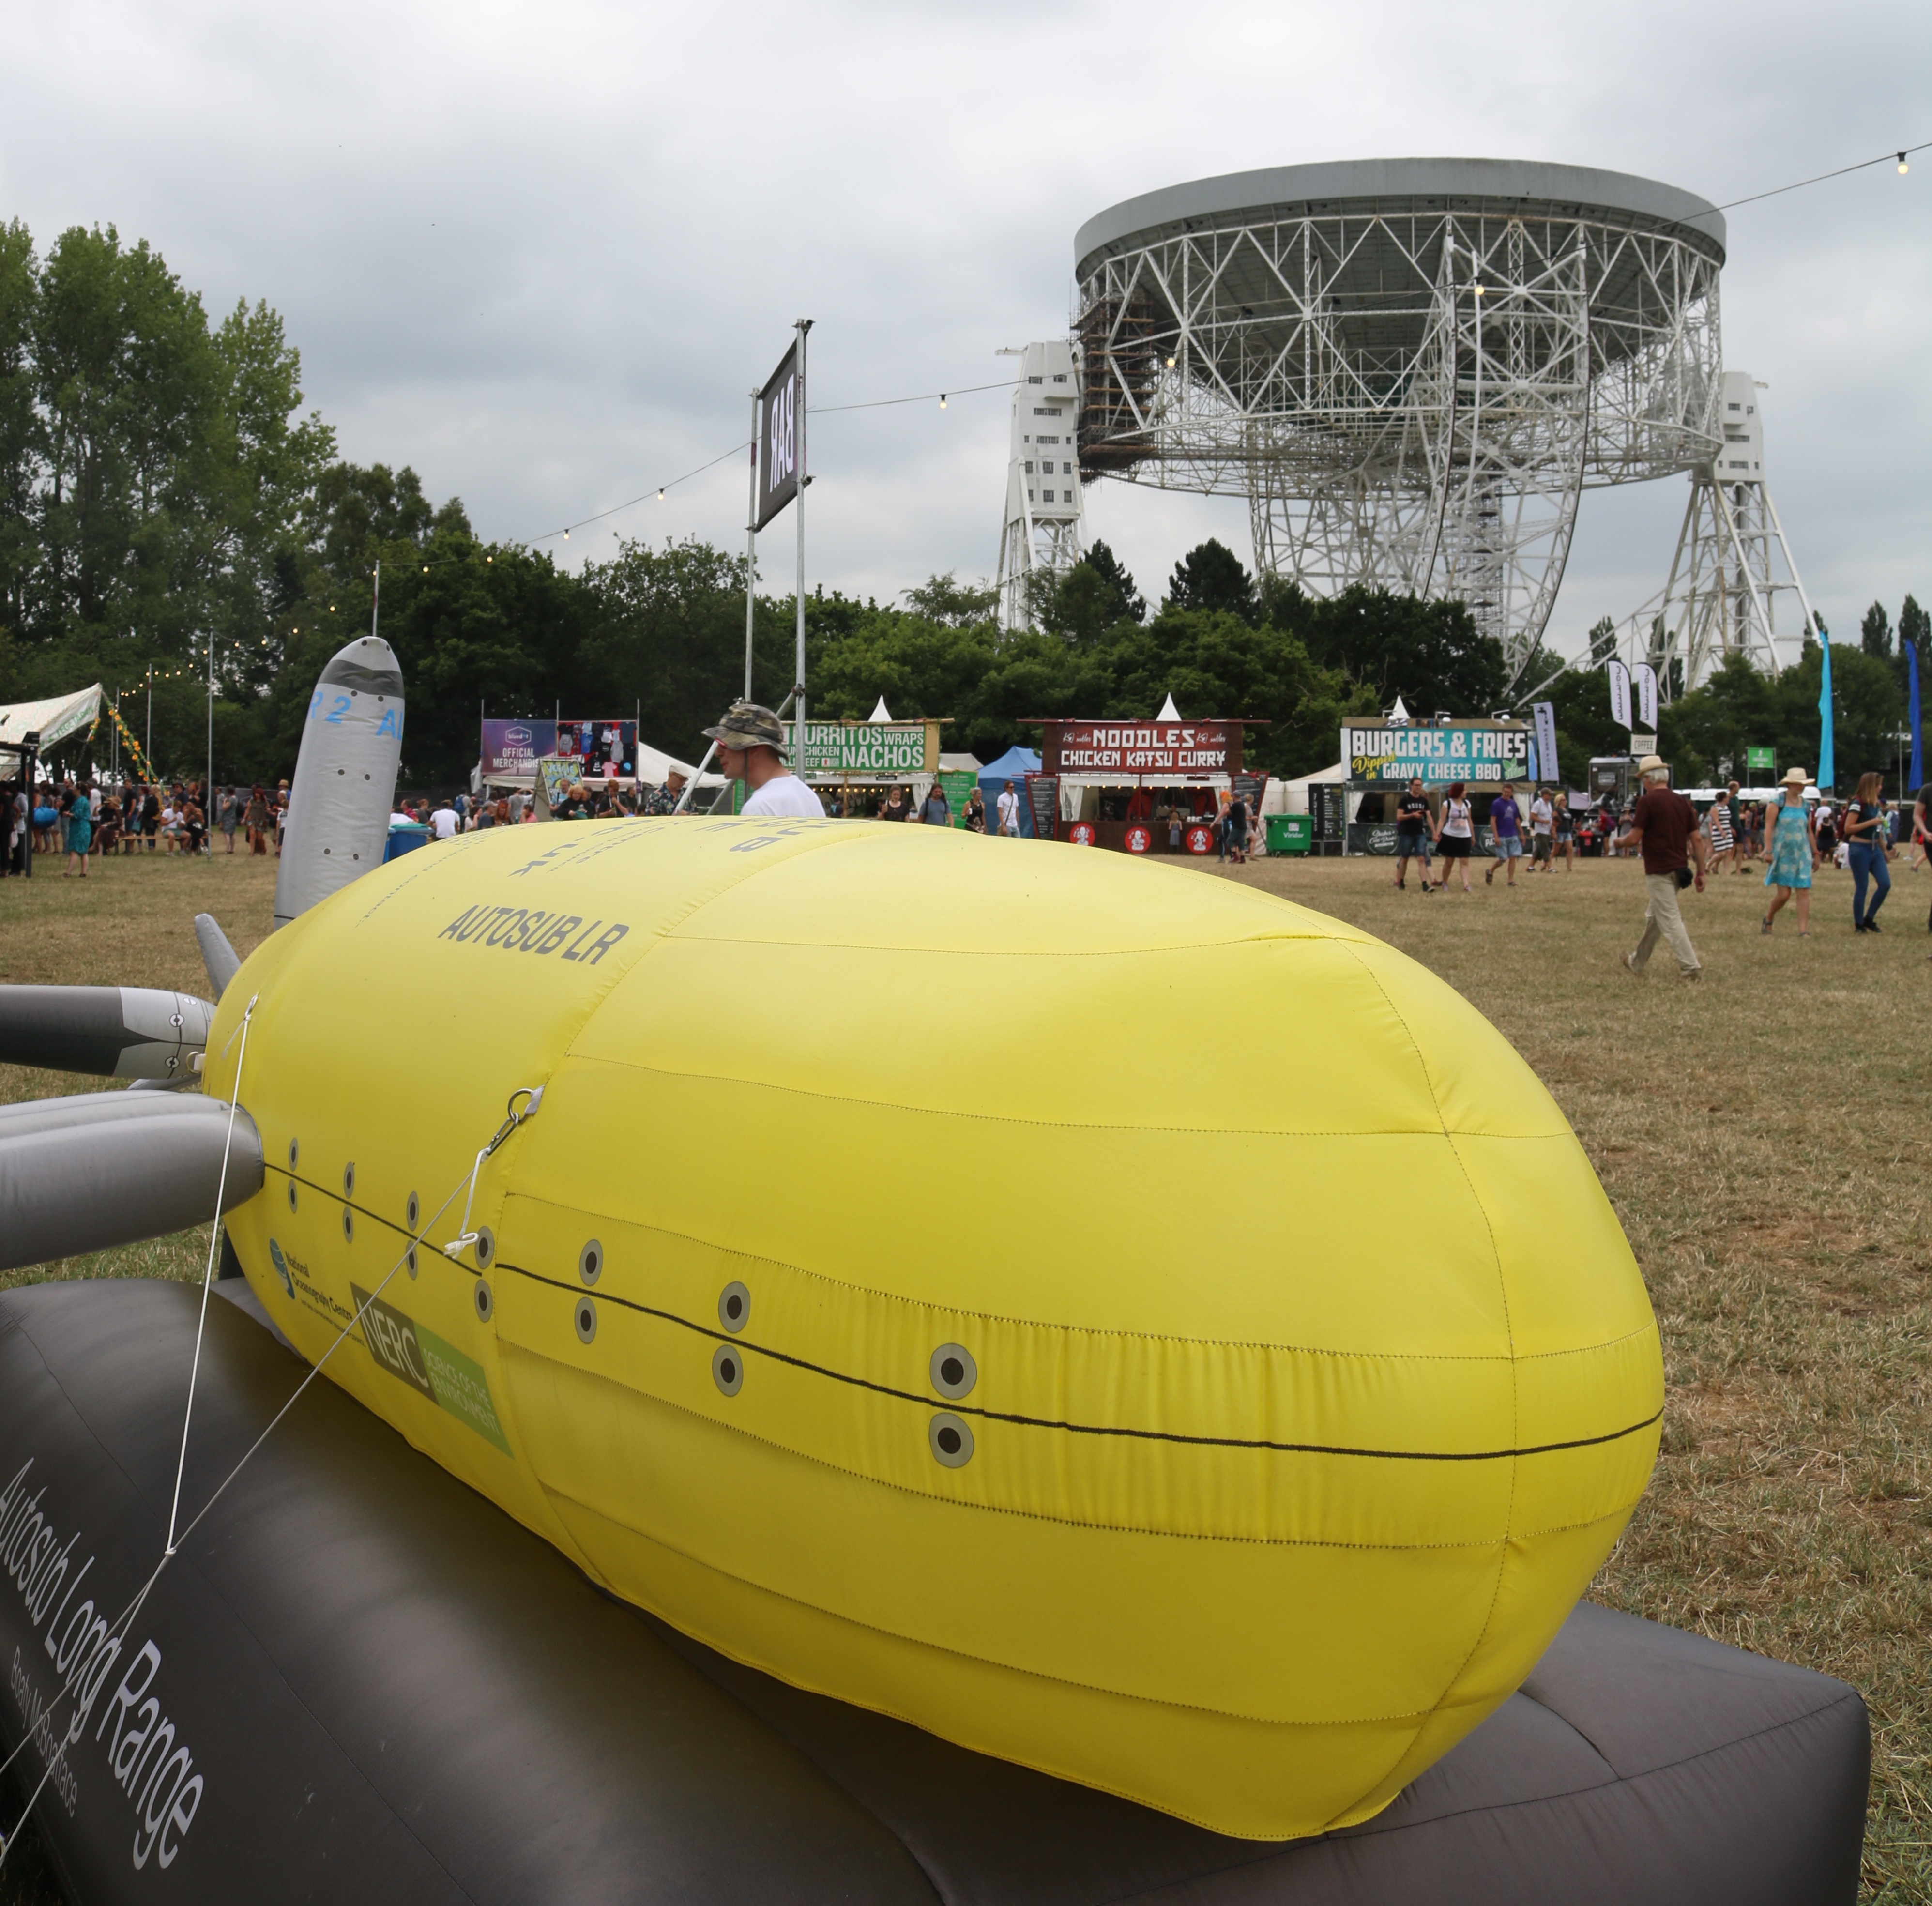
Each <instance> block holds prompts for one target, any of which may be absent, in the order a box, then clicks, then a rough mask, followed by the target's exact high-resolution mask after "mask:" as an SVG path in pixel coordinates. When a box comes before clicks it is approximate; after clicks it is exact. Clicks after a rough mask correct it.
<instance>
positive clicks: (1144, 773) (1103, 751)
mask: <svg viewBox="0 0 1932 1906" xmlns="http://www.w3.org/2000/svg"><path fill="white" fill-rule="evenodd" d="M1041 725H1042V727H1043V728H1044V729H1045V731H1046V733H1045V735H1044V737H1043V743H1042V746H1041V749H1040V769H1041V771H1042V773H1046V774H1118V775H1119V776H1121V777H1122V779H1124V780H1128V781H1133V780H1136V779H1156V778H1157V777H1159V776H1163V775H1168V776H1173V777H1174V778H1175V779H1178V780H1184V781H1186V780H1194V779H1200V778H1202V777H1204V776H1208V775H1212V774H1238V773H1241V723H1240V722H1233V721H1219V722H1043V723H1042V724H1041Z"/></svg>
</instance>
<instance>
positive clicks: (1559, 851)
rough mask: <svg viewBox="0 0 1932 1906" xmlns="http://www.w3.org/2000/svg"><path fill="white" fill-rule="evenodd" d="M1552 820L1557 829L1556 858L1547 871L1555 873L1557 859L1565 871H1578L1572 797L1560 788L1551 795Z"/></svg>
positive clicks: (1575, 825) (1575, 821) (1575, 822)
mask: <svg viewBox="0 0 1932 1906" xmlns="http://www.w3.org/2000/svg"><path fill="white" fill-rule="evenodd" d="M1550 820H1551V821H1552V823H1553V825H1554V826H1555V828H1556V847H1555V848H1554V850H1553V851H1554V853H1555V854H1556V860H1561V861H1562V863H1563V870H1564V872H1565V873H1571V874H1574V872H1576V871H1577V817H1576V815H1574V814H1572V813H1571V812H1570V797H1569V796H1568V794H1565V792H1564V791H1563V790H1562V788H1558V789H1557V791H1556V793H1555V794H1553V796H1552V797H1550ZM1556 860H1552V861H1551V863H1550V866H1549V867H1548V868H1547V869H1545V871H1546V872H1555V871H1556Z"/></svg>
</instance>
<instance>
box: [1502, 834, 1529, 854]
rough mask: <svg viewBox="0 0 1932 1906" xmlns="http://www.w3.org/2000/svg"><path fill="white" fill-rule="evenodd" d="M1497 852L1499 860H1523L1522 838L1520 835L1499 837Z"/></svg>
mask: <svg viewBox="0 0 1932 1906" xmlns="http://www.w3.org/2000/svg"><path fill="white" fill-rule="evenodd" d="M1496 858H1497V859H1498V860H1521V859H1522V858H1523V836H1521V835H1520V834H1499V835H1497V836H1496Z"/></svg>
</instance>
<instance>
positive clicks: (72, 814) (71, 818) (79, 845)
mask: <svg viewBox="0 0 1932 1906" xmlns="http://www.w3.org/2000/svg"><path fill="white" fill-rule="evenodd" d="M93 845H94V809H93V808H92V806H91V805H89V801H88V798H87V791H86V789H85V788H83V789H81V790H80V791H79V792H78V793H77V794H75V796H74V806H72V807H71V809H68V817H67V866H66V867H65V869H63V870H62V874H61V878H62V880H65V879H66V878H67V877H68V875H69V874H71V873H72V872H74V868H75V866H76V865H77V864H78V865H79V866H80V877H81V878H82V879H83V880H85V879H86V878H87V854H88V850H89V848H91V847H92V846H93Z"/></svg>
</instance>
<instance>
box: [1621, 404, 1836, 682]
mask: <svg viewBox="0 0 1932 1906" xmlns="http://www.w3.org/2000/svg"><path fill="white" fill-rule="evenodd" d="M1763 389H1766V386H1764V385H1763V384H1760V383H1758V382H1757V380H1756V379H1755V378H1754V377H1752V376H1751V373H1750V372H1749V371H1726V372H1724V374H1723V376H1722V377H1721V378H1720V379H1719V380H1718V407H1717V420H1718V425H1719V428H1720V429H1721V431H1722V441H1721V443H1720V444H1719V446H1718V449H1717V451H1716V452H1715V455H1713V456H1712V458H1711V459H1710V461H1709V462H1707V463H1703V464H1699V465H1698V466H1697V468H1696V469H1694V470H1692V472H1691V500H1690V501H1689V503H1688V504H1687V505H1686V506H1685V511H1684V521H1683V524H1682V527H1680V528H1679V530H1678V533H1677V551H1676V554H1675V555H1674V556H1673V557H1672V558H1671V563H1670V581H1667V583H1666V584H1664V591H1663V593H1662V595H1661V596H1652V598H1651V599H1650V601H1649V602H1647V603H1646V604H1645V605H1644V606H1643V608H1640V609H1639V610H1638V611H1637V613H1636V614H1634V616H1632V617H1630V618H1629V620H1628V621H1627V622H1626V623H1625V625H1624V630H1623V633H1624V635H1625V644H1624V646H1625V648H1626V649H1627V650H1628V653H1630V655H1631V659H1634V660H1643V661H1647V662H1649V663H1650V664H1651V665H1652V667H1654V668H1655V669H1656V671H1657V678H1658V683H1659V684H1660V686H1661V687H1662V689H1663V690H1664V694H1665V695H1666V696H1667V697H1668V696H1669V695H1670V694H1671V693H1672V692H1673V688H1674V687H1675V686H1676V684H1677V683H1679V682H1680V681H1681V683H1682V686H1683V688H1684V689H1685V690H1686V691H1688V690H1689V689H1694V688H1695V687H1697V686H1698V684H1699V683H1701V682H1704V681H1706V680H1709V677H1711V675H1712V673H1713V672H1714V671H1715V670H1717V669H1718V668H1721V667H1722V666H1723V665H1724V660H1725V659H1726V657H1727V656H1730V655H1733V654H1742V655H1745V656H1748V657H1749V658H1750V659H1751V660H1752V661H1753V662H1756V663H1757V665H1758V666H1759V667H1760V668H1763V669H1764V670H1766V671H1767V672H1768V673H1770V674H1775V673H1776V672H1777V671H1778V669H1780V668H1783V667H1784V666H1786V665H1787V664H1789V663H1790V662H1795V661H1796V659H1797V650H1796V645H1797V644H1799V642H1801V641H1802V640H1803V639H1804V638H1805V636H1806V635H1808V634H1809V633H1811V631H1812V630H1813V629H1814V627H1815V626H1816V625H1815V623H1814V620H1813V617H1812V612H1811V602H1810V600H1809V599H1808V598H1807V596H1806V595H1805V585H1804V584H1803V582H1802V581H1800V580H1799V574H1798V566H1797V564H1796V562H1795V561H1793V558H1792V554H1791V548H1790V544H1789V543H1787V542H1786V541H1785V537H1784V524H1782V523H1781V522H1780V521H1778V506H1777V505H1776V504H1775V503H1773V502H1772V498H1771V489H1770V486H1769V483H1768V482H1767V481H1766V476H1765V467H1764V419H1763V415H1762V407H1761V405H1760V401H1759V398H1758V392H1760V391H1761V390H1763ZM1781 595H1793V596H1796V597H1797V599H1798V606H1799V617H1798V619H1797V626H1796V628H1795V629H1791V628H1787V629H1786V630H1785V631H1784V632H1783V633H1782V634H1781V633H1780V632H1779V629H1778V614H1777V610H1778V597H1779V596H1781ZM1791 620H1792V618H1791V617H1790V615H1789V614H1788V613H1787V617H1786V621H1787V623H1790V621H1791ZM1780 641H1784V642H1785V643H1787V644H1788V645H1790V647H1791V653H1790V654H1787V655H1783V656H1781V655H1780V654H1779V653H1778V643H1779V642H1780Z"/></svg>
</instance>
